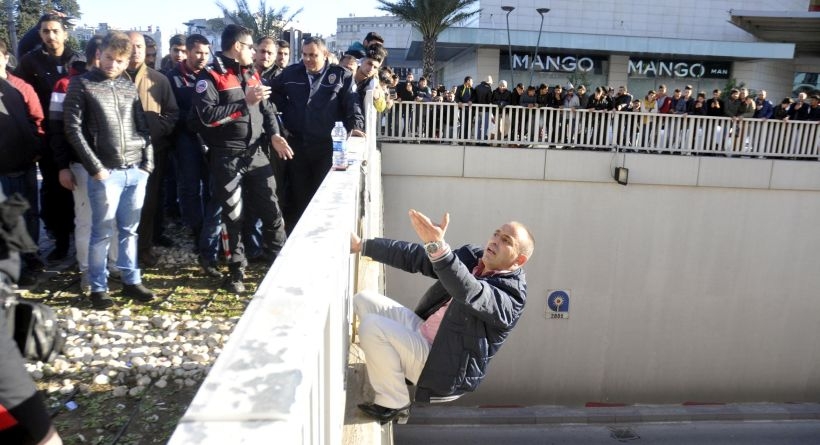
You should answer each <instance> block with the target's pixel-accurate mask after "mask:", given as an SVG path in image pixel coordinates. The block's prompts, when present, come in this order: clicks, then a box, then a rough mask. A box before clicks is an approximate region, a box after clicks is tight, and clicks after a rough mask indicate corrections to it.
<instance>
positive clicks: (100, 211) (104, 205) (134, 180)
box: [88, 167, 148, 292]
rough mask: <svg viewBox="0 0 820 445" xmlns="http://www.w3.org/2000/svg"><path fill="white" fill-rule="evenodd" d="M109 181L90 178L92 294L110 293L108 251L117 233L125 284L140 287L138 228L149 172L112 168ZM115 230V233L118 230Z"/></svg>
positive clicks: (89, 257)
mask: <svg viewBox="0 0 820 445" xmlns="http://www.w3.org/2000/svg"><path fill="white" fill-rule="evenodd" d="M109 173H110V175H109V176H108V178H106V179H103V180H97V179H94V178H92V177H89V179H88V200H89V202H90V203H91V241H90V243H89V248H88V275H89V278H90V284H91V292H103V291H107V290H108V269H107V268H106V262H107V259H108V248H109V244H110V243H111V238H112V237H113V235H114V233H118V238H119V239H118V246H119V253H118V255H117V263H116V266H117V269H119V270H120V271H121V272H122V282H123V284H139V283H141V282H142V280H141V279H140V270H139V268H137V227H139V224H140V213H141V211H142V203H143V201H144V200H145V185H146V183H147V182H148V173H147V172H145V171H143V170H140V169H139V168H138V167H131V168H128V169H113V170H110V171H109ZM115 229H116V230H115Z"/></svg>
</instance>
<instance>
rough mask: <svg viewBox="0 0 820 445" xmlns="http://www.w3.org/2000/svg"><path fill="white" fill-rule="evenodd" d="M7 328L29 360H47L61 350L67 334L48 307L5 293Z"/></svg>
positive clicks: (52, 310)
mask: <svg viewBox="0 0 820 445" xmlns="http://www.w3.org/2000/svg"><path fill="white" fill-rule="evenodd" d="M2 306H3V308H4V309H5V312H6V314H5V315H6V327H7V329H8V331H9V332H8V335H10V336H11V337H12V338H13V339H14V341H15V342H16V343H17V347H18V348H19V349H20V353H21V354H22V355H23V357H25V358H26V359H29V360H39V361H41V362H43V363H48V362H50V361H52V360H54V359H55V358H56V357H57V355H59V354H60V353H61V352H62V351H63V346H64V345H65V341H66V335H65V332H63V330H62V329H61V328H60V325H59V323H58V319H57V314H56V313H55V312H54V309H52V308H50V307H49V306H47V305H45V304H42V303H38V302H36V301H31V300H26V299H24V298H18V297H16V296H14V295H8V296H6V298H5V301H4V302H3V304H2Z"/></svg>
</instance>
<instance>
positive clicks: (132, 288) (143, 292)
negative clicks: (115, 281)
mask: <svg viewBox="0 0 820 445" xmlns="http://www.w3.org/2000/svg"><path fill="white" fill-rule="evenodd" d="M122 294H123V295H125V296H126V297H128V298H132V299H134V300H137V301H139V302H142V303H147V302H149V301H151V300H153V299H154V296H155V295H154V293H153V292H151V291H150V290H149V289H148V288H147V287H145V286H143V285H142V283H140V284H123V285H122Z"/></svg>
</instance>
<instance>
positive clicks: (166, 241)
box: [154, 235, 174, 247]
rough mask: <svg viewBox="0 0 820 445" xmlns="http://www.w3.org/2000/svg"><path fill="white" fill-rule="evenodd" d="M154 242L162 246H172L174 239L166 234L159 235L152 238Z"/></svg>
mask: <svg viewBox="0 0 820 445" xmlns="http://www.w3.org/2000/svg"><path fill="white" fill-rule="evenodd" d="M154 244H156V245H157V246H162V247H174V240H173V239H171V237H169V236H168V235H160V236H158V237H157V239H155V240H154Z"/></svg>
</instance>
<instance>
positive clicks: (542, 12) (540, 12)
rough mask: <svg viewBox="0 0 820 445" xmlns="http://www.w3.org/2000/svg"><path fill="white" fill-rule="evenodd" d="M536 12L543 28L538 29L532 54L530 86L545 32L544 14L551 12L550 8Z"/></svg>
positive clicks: (539, 9) (538, 9)
mask: <svg viewBox="0 0 820 445" xmlns="http://www.w3.org/2000/svg"><path fill="white" fill-rule="evenodd" d="M536 11H537V12H538V15H540V16H541V26H540V27H539V28H538V40H536V41H535V52H533V53H532V60H531V61H530V85H532V75H533V73H534V71H535V63H534V62H535V58H536V57H538V45H539V44H540V43H541V31H543V30H544V14H546V13H548V12H550V8H537V9H536Z"/></svg>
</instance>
